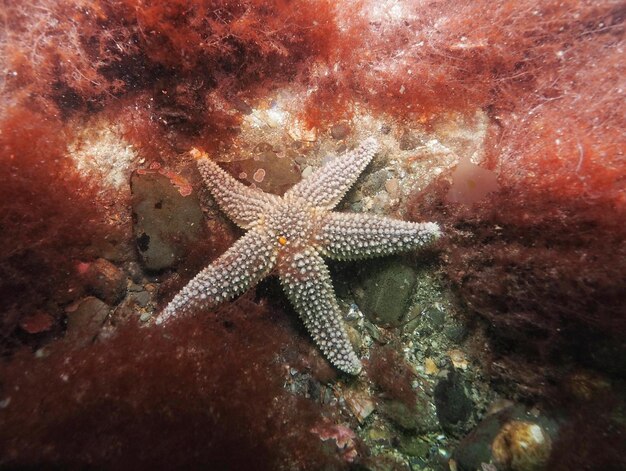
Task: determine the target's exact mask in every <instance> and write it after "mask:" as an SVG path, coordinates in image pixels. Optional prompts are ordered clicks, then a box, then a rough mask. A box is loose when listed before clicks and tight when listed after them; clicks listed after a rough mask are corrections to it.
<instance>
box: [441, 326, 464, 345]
mask: <svg viewBox="0 0 626 471" xmlns="http://www.w3.org/2000/svg"><path fill="white" fill-rule="evenodd" d="M443 333H444V335H445V336H446V337H447V338H448V340H450V341H451V342H454V343H460V342H462V341H463V340H464V339H465V337H467V327H465V325H463V324H459V323H457V322H453V323H452V324H450V325H448V326H446V328H445V329H444V330H443Z"/></svg>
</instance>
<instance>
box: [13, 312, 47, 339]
mask: <svg viewBox="0 0 626 471" xmlns="http://www.w3.org/2000/svg"><path fill="white" fill-rule="evenodd" d="M53 324H54V318H53V317H52V316H51V315H50V314H48V313H47V312H41V311H40V312H35V313H34V314H31V315H29V316H26V317H24V318H22V319H21V320H20V327H21V328H22V329H23V330H24V331H25V332H28V333H29V334H40V333H41V332H47V331H48V330H50V328H51V327H52V325H53Z"/></svg>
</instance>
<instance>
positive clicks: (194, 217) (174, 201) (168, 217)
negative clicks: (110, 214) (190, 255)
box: [131, 173, 204, 271]
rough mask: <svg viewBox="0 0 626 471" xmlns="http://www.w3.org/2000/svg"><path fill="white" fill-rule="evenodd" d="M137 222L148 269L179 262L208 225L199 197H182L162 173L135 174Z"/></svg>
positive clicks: (141, 254) (138, 236)
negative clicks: (205, 224) (205, 225)
mask: <svg viewBox="0 0 626 471" xmlns="http://www.w3.org/2000/svg"><path fill="white" fill-rule="evenodd" d="M131 189H132V194H133V200H132V206H133V221H134V232H135V237H136V241H137V248H138V249H139V250H138V251H139V255H140V256H141V258H142V261H143V264H144V266H145V267H146V268H147V269H148V270H153V271H158V270H163V269H165V268H169V267H171V266H173V265H174V264H176V263H177V262H178V261H179V260H180V259H181V258H182V257H183V256H184V254H185V253H186V251H187V248H188V247H189V244H190V243H191V242H194V241H196V240H198V239H199V238H200V237H201V235H202V232H203V228H204V216H203V214H202V209H201V208H200V204H199V203H198V200H197V199H196V198H195V197H194V196H193V195H190V196H182V195H181V194H180V193H179V191H178V190H177V189H176V187H175V186H174V185H173V184H172V183H171V182H170V180H169V178H167V177H165V176H163V175H159V174H150V173H147V174H138V173H135V174H133V176H132V178H131Z"/></svg>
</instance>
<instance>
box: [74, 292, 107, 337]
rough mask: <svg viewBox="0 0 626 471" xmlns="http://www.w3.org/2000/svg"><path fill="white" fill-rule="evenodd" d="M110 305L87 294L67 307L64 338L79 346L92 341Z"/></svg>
mask: <svg viewBox="0 0 626 471" xmlns="http://www.w3.org/2000/svg"><path fill="white" fill-rule="evenodd" d="M109 311H110V307H109V306H108V305H107V304H105V303H104V302H102V301H101V300H100V299H98V298H96V297H93V296H89V297H87V298H84V299H83V300H81V301H79V303H78V304H77V305H73V306H72V307H71V308H69V309H68V310H67V311H66V313H67V330H66V333H65V338H66V339H67V340H68V341H71V342H73V343H75V344H77V345H79V346H85V345H88V344H89V343H91V342H93V340H94V339H95V338H96V336H97V335H98V333H99V332H100V329H101V327H102V324H103V323H104V321H105V319H106V318H107V316H108V315H109Z"/></svg>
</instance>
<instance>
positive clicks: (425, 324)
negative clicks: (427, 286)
mask: <svg viewBox="0 0 626 471" xmlns="http://www.w3.org/2000/svg"><path fill="white" fill-rule="evenodd" d="M412 312H413V311H412ZM418 315H419V320H420V323H419V327H420V333H422V334H424V335H430V334H432V333H434V332H441V330H442V329H443V325H444V322H445V317H446V314H445V313H444V312H443V311H442V310H441V309H438V308H436V307H434V306H430V307H428V308H426V309H425V310H424V312H423V313H421V314H418Z"/></svg>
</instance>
